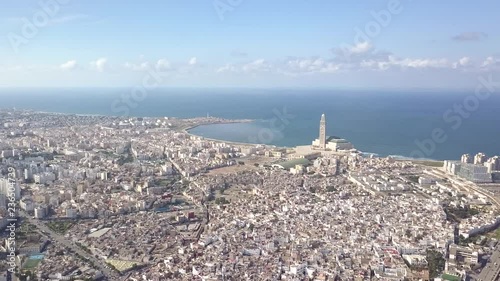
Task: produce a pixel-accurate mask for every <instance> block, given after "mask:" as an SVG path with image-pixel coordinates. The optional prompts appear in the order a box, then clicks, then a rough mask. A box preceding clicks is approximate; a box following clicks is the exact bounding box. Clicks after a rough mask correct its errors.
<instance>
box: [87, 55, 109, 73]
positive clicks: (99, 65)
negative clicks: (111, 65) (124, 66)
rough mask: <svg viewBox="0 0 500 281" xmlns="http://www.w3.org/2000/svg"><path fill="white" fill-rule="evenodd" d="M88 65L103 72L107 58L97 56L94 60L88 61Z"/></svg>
mask: <svg viewBox="0 0 500 281" xmlns="http://www.w3.org/2000/svg"><path fill="white" fill-rule="evenodd" d="M90 66H91V67H92V68H94V69H96V70H97V71H99V72H104V71H105V70H107V69H108V59H107V58H99V59H97V60H95V61H92V62H90Z"/></svg>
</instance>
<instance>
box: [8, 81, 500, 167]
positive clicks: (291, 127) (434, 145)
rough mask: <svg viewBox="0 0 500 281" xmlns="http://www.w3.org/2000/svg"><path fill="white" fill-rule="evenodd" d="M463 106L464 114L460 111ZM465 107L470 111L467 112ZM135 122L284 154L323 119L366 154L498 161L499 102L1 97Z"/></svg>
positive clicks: (156, 94)
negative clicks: (158, 122)
mask: <svg viewBox="0 0 500 281" xmlns="http://www.w3.org/2000/svg"><path fill="white" fill-rule="evenodd" d="M459 105H461V107H462V109H460V108H459V107H456V106H459ZM464 105H465V106H464ZM12 107H16V108H26V109H34V110H39V111H49V112H61V113H75V114H101V115H122V116H123V115H130V116H172V117H180V118H187V117H199V116H206V115H207V113H208V114H210V115H211V116H216V117H223V118H230V119H255V120H256V121H255V122H253V123H240V124H216V125H207V126H200V127H197V128H194V129H192V130H191V132H192V133H194V134H198V135H201V136H204V137H207V138H216V139H222V140H228V141H237V142H251V143H266V144H273V145H278V146H295V145H302V144H310V143H311V141H312V140H313V139H315V138H317V136H318V132H319V128H318V127H319V120H320V116H321V114H322V113H325V114H326V118H327V134H328V135H333V136H339V137H343V138H346V139H348V140H349V141H351V142H352V143H353V144H354V146H355V147H356V148H357V149H359V150H361V151H364V152H371V153H376V154H379V155H381V156H387V155H399V156H405V157H417V158H428V159H459V158H460V156H461V155H462V154H463V153H471V154H475V153H477V152H484V153H486V154H487V155H500V94H498V93H497V94H494V93H493V94H491V95H490V96H489V97H487V98H485V99H482V100H480V99H478V98H476V97H475V96H474V92H473V91H462V92H458V91H456V92H450V91H415V90H413V91H405V90H399V91H396V90H391V91H382V90H363V91H358V90H298V89H172V88H169V89H159V90H155V91H150V92H147V94H146V95H144V96H142V97H140V99H137V98H134V97H133V96H132V93H131V89H130V88H105V89H103V88H79V89H31V88H26V89H9V88H3V89H0V108H12Z"/></svg>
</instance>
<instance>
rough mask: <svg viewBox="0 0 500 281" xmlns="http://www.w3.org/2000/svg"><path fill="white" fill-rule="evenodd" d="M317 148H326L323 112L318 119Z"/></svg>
mask: <svg viewBox="0 0 500 281" xmlns="http://www.w3.org/2000/svg"><path fill="white" fill-rule="evenodd" d="M319 148H320V149H326V118H325V114H324V113H323V114H322V115H321V121H319Z"/></svg>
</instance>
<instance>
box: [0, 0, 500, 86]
mask: <svg viewBox="0 0 500 281" xmlns="http://www.w3.org/2000/svg"><path fill="white" fill-rule="evenodd" d="M3 2H4V3H2V9H1V10H0V35H1V36H2V37H3V40H1V41H0V86H4V87H21V86H22V87H39V86H40V87H54V86H59V87H72V86H75V87H82V86H133V85H136V84H138V83H143V82H142V81H143V80H144V79H145V78H144V77H146V76H148V75H151V72H152V71H153V72H156V73H160V76H156V77H157V78H158V77H159V78H158V79H156V80H155V83H157V84H158V85H159V86H176V87H177V86H182V87H334V88H342V87H345V88H351V87H354V88H372V87H376V88H385V87H387V88H394V87H395V88H415V87H418V88H464V87H474V86H475V84H477V78H478V77H479V76H481V75H488V74H495V75H496V74H500V49H499V46H500V34H499V33H500V31H499V30H498V26H500V22H499V19H498V11H500V2H499V1H493V0H491V1H456V0H455V1H452V0H443V1H431V0H422V1H412V0H370V1H368V0H366V1H331V0H274V1H269V0H267V1H266V0H198V1H186V0H184V1H181V0H179V1H173V0H165V1H156V0H155V1H152V0H143V1H132V0H108V1H102V0H85V1H83V0H41V1H38V0H37V1H29V0H19V1H3ZM47 7H50V8H47ZM30 26H31V27H34V29H35V31H34V32H31V33H29V32H27V30H28V31H29V27H30ZM155 85H156V84H155Z"/></svg>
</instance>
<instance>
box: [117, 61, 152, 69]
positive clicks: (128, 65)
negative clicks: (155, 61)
mask: <svg viewBox="0 0 500 281" xmlns="http://www.w3.org/2000/svg"><path fill="white" fill-rule="evenodd" d="M124 66H125V68H126V69H130V70H133V71H146V70H148V69H150V68H151V65H150V63H149V62H147V61H146V62H142V63H139V64H135V63H130V62H126V63H125V64H124Z"/></svg>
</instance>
